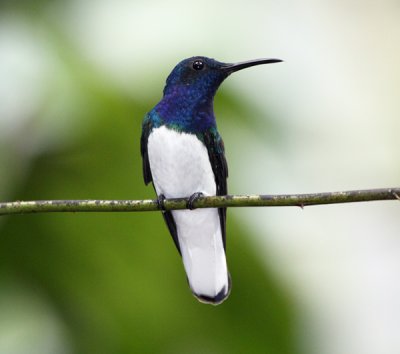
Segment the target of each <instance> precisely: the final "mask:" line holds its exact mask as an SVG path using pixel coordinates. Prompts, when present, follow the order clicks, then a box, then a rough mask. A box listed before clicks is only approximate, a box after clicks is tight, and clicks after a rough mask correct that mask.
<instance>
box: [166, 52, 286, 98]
mask: <svg viewBox="0 0 400 354" xmlns="http://www.w3.org/2000/svg"><path fill="white" fill-rule="evenodd" d="M280 61H282V60H279V59H256V60H250V61H246V62H241V63H236V64H231V63H221V62H219V61H217V60H214V59H211V58H207V57H203V56H197V57H191V58H188V59H184V60H182V61H181V62H180V63H178V64H177V65H176V66H175V68H174V69H173V70H172V72H171V74H170V75H169V76H168V78H167V82H166V85H165V88H164V95H168V94H174V93H176V92H187V93H189V94H190V93H191V94H195V95H196V96H197V95H200V96H209V97H212V96H214V94H215V92H216V91H217V89H218V87H219V85H220V84H221V83H222V81H224V80H225V79H226V78H227V77H228V76H229V75H230V74H231V73H233V72H235V71H238V70H241V69H245V68H248V67H250V66H254V65H260V64H271V63H278V62H280Z"/></svg>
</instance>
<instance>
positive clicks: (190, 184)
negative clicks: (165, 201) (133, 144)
mask: <svg viewBox="0 0 400 354" xmlns="http://www.w3.org/2000/svg"><path fill="white" fill-rule="evenodd" d="M147 149H148V155H149V161H150V168H151V174H152V177H153V183H154V186H155V188H156V191H157V194H161V193H162V194H164V195H165V197H166V198H179V197H189V196H190V195H192V194H193V193H195V192H202V193H204V194H205V195H215V193H216V185H215V179H214V173H213V171H212V168H211V164H210V161H209V158H208V152H207V149H206V147H205V146H204V144H203V143H202V142H201V141H200V140H199V139H198V138H197V136H196V135H194V134H187V133H180V132H177V131H175V130H172V129H168V128H166V127H165V126H162V127H160V128H156V129H154V130H153V131H152V132H151V134H150V136H149V140H148V143H147Z"/></svg>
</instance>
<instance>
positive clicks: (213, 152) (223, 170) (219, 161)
mask: <svg viewBox="0 0 400 354" xmlns="http://www.w3.org/2000/svg"><path fill="white" fill-rule="evenodd" d="M203 139H204V144H205V145H206V147H207V151H208V157H209V159H210V162H211V167H212V170H213V172H214V177H215V183H216V185H217V195H226V194H228V187H227V178H228V164H227V163H226V159H225V148H224V142H223V141H222V138H221V137H220V135H219V134H218V132H217V131H216V130H213V131H208V132H206V133H204V134H203ZM218 213H219V218H220V222H221V232H222V240H223V243H224V248H225V249H226V208H218Z"/></svg>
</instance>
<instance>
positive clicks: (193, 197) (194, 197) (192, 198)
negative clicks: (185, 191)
mask: <svg viewBox="0 0 400 354" xmlns="http://www.w3.org/2000/svg"><path fill="white" fill-rule="evenodd" d="M201 197H204V194H203V193H201V192H196V193H193V194H192V195H191V196H190V197H189V199H188V202H187V204H186V207H187V208H188V209H190V210H193V209H196V207H195V206H194V205H193V204H194V202H195V201H196V200H198V199H199V198H201Z"/></svg>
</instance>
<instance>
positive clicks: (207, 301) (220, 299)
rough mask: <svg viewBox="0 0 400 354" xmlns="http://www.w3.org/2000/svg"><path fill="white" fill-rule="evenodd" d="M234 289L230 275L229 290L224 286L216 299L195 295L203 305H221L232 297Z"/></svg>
mask: <svg viewBox="0 0 400 354" xmlns="http://www.w3.org/2000/svg"><path fill="white" fill-rule="evenodd" d="M231 288H232V281H231V275H230V274H229V273H228V289H226V287H225V286H224V287H223V288H222V289H221V291H220V292H219V293H218V294H217V295H215V296H214V297H211V296H207V295H201V294H196V293H193V295H194V297H195V298H196V299H197V300H199V301H200V302H202V303H203V304H211V305H215V306H216V305H219V304H221V303H223V302H224V301H225V300H226V299H227V298H228V297H229V295H230V293H231Z"/></svg>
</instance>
